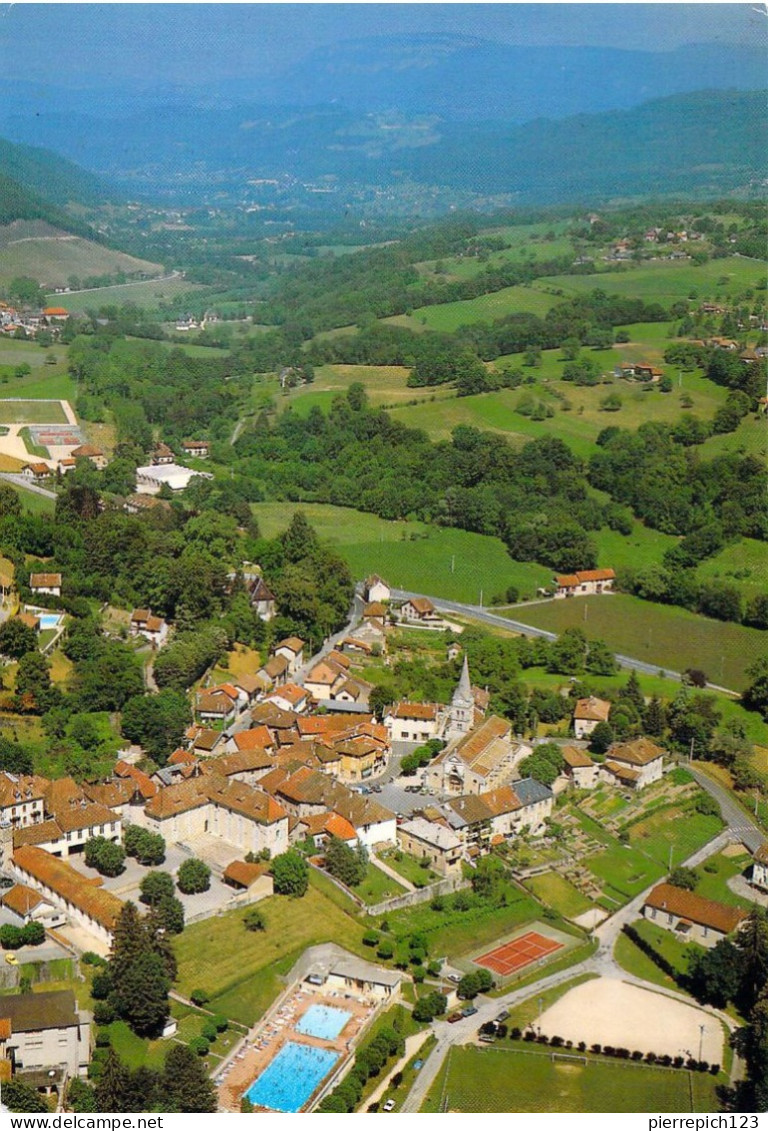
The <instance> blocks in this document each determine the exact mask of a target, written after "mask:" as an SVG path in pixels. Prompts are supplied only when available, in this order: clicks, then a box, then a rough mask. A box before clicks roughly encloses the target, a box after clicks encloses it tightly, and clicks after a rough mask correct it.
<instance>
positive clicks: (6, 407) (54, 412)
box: [0, 399, 67, 424]
mask: <svg viewBox="0 0 768 1131" xmlns="http://www.w3.org/2000/svg"><path fill="white" fill-rule="evenodd" d="M66 423H67V417H66V414H65V412H64V409H63V408H62V407H61V404H60V403H59V401H57V400H56V401H54V400H29V401H23V400H12V399H9V400H0V424H66Z"/></svg>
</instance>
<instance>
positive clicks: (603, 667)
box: [587, 640, 618, 675]
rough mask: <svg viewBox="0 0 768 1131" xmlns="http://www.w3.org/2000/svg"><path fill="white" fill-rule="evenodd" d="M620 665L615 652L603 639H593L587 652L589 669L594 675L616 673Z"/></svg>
mask: <svg viewBox="0 0 768 1131" xmlns="http://www.w3.org/2000/svg"><path fill="white" fill-rule="evenodd" d="M617 668H618V665H617V663H616V658H615V657H614V655H613V652H612V651H611V650H610V648H609V647H608V645H607V644H606V643H605V642H604V641H602V640H592V641H590V644H589V652H588V653H587V671H588V672H590V673H591V674H592V675H614V673H615V672H616V671H617Z"/></svg>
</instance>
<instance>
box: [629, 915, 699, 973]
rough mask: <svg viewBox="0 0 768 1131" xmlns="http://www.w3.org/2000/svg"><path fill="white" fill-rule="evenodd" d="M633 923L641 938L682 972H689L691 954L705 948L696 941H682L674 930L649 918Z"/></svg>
mask: <svg viewBox="0 0 768 1131" xmlns="http://www.w3.org/2000/svg"><path fill="white" fill-rule="evenodd" d="M632 925H633V927H634V928H635V930H636V931H637V933H638V934H639V935H640V937H641V939H643V940H644V941H645V942H647V943H648V944H649V945H650V946H652V947H653V949H654V950H655V951H656V953H657V954H660V955H661V956H662V958H666V960H667V962H669V964H670V965H671V966H672V967H673V968H674V969H675V970H677V971H678V972H679V973H680V974H685V973H687V971H688V963H689V961H690V958H691V955H692V954H696V953H701V951H702V949H703V948H702V947H700V946H699V945H698V944H697V943H694V942H681V940H680V939H678V938H677V937H676V936H675V935H674V934H673V933H672V931H666V930H665V929H664V928H663V927H659V926H657V925H656V924H655V923H653V922H651V921H650V920H648V919H639V920H638V921H637V922H636V923H633V924H632Z"/></svg>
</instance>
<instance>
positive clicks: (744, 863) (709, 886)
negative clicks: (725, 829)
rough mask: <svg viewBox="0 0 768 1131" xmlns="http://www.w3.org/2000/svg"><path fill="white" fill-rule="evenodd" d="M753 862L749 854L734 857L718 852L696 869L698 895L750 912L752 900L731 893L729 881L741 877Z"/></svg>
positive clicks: (743, 853)
mask: <svg viewBox="0 0 768 1131" xmlns="http://www.w3.org/2000/svg"><path fill="white" fill-rule="evenodd" d="M751 862H752V857H751V856H750V854H749V853H748V852H739V853H738V854H736V855H733V856H731V855H728V856H726V855H725V854H724V853H722V852H718V853H717V855H716V856H710V857H709V859H708V860H707V861H706V863H705V864H701V865H699V867H698V868H697V869H696V871H697V872H698V874H699V880H698V883H697V884H696V894H697V895H702V896H704V898H705V899H716V900H718V901H719V902H720V903H727V904H729V905H730V906H731V907H743V908H744V909H745V910H747V911H748V910H749V909H750V908H751V907H753V906H754V904H753V903H752V901H751V900H749V899H744V898H743V897H742V896H740V895H736V893H735V892H733V891H731V889H730V888H729V887H728V880H730V879H732V877H733V876H740V875H741V874H742V873H743V872H745V871H746V869H747V867H748V866H749V864H751Z"/></svg>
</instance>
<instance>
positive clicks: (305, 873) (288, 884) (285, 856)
mask: <svg viewBox="0 0 768 1131" xmlns="http://www.w3.org/2000/svg"><path fill="white" fill-rule="evenodd" d="M270 872H271V873H272V878H273V880H274V885H275V891H276V892H277V894H278V895H293V896H302V895H304V894H305V892H306V890H307V888H308V887H309V867H308V865H307V862H306V860H305V859H304V857H303V856H301V854H300V853H298V852H296V851H295V850H294V849H289V851H288V852H283V853H281V855H279V856H276V857H275V858H274V860H273V861H272V865H271V867H270Z"/></svg>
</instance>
